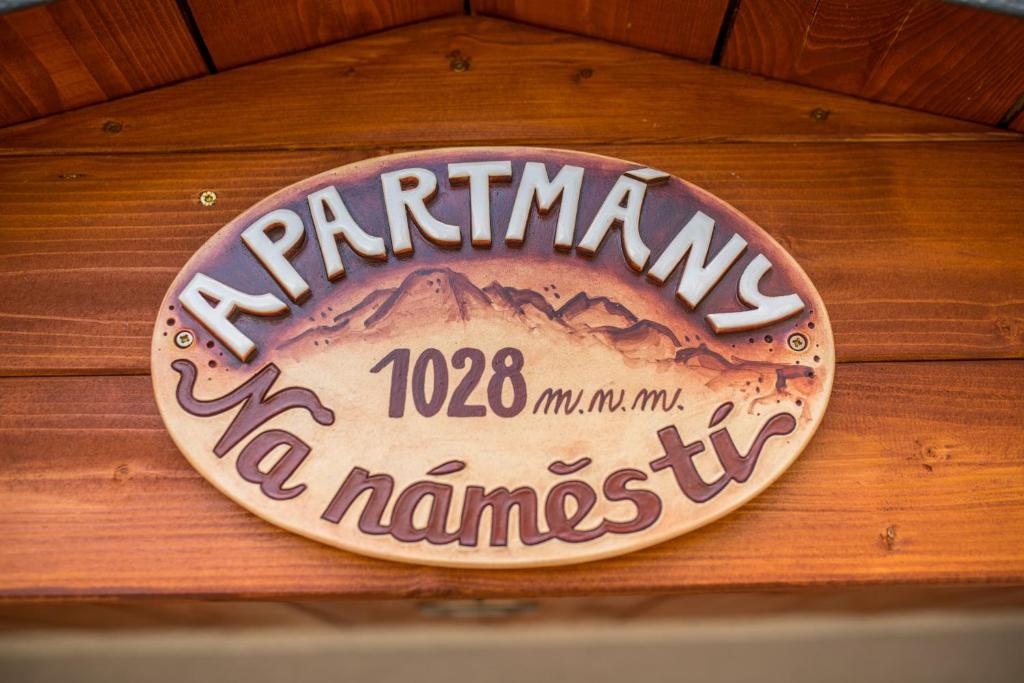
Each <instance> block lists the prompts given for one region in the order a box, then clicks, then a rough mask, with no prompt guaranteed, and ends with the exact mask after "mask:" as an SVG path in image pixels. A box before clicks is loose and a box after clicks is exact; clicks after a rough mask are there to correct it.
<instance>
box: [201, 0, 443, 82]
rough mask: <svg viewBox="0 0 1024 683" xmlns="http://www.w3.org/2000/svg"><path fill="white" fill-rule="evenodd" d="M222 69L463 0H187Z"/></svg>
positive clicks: (415, 17)
mask: <svg viewBox="0 0 1024 683" xmlns="http://www.w3.org/2000/svg"><path fill="white" fill-rule="evenodd" d="M188 5H189V7H190V8H191V9H192V14H193V16H195V19H196V23H197V24H198V26H199V30H200V32H201V33H202V39H203V42H204V43H205V44H206V47H207V49H209V51H210V57H212V58H213V63H214V64H215V65H216V66H217V68H218V69H229V68H231V67H235V66H238V65H239V64H248V63H250V62H258V61H260V60H262V59H267V58H269V57H275V56H277V55H283V54H288V53H291V52H298V51H299V50H305V49H307V48H311V47H316V46H317V45H324V44H326V43H334V42H337V41H340V40H345V39H346V38H352V37H353V36H358V35H363V34H365V33H372V32H374V31H380V30H382V29H386V28H391V27H394V26H399V25H401V24H408V23H412V22H416V21H422V20H423V19H429V18H432V17H437V16H441V15H444V14H462V12H463V3H462V0H344V2H337V0H312V1H309V0H235V1H233V2H221V1H219V0H188Z"/></svg>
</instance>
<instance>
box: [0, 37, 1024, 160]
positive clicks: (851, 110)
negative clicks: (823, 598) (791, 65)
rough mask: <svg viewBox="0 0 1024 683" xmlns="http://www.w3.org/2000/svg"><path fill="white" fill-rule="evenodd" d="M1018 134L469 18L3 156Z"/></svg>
mask: <svg viewBox="0 0 1024 683" xmlns="http://www.w3.org/2000/svg"><path fill="white" fill-rule="evenodd" d="M455 51H458V53H459V56H457V57H456V56H454V53H455ZM467 65H468V68H467ZM459 69H462V70H459ZM184 103H188V104H187V106H186V105H185V104H184ZM816 110H820V111H817V112H816ZM825 111H828V112H829V114H828V115H827V116H822V114H821V112H825ZM812 113H815V116H812ZM108 122H113V123H114V124H116V125H108ZM1019 137H1020V136H1019V135H1016V134H1014V133H1009V132H1007V131H1001V130H997V129H992V128H987V127H983V126H978V125H976V124H970V123H966V122H962V121H955V120H951V119H946V118H942V117H937V116H932V115H928V114H921V113H919V112H912V111H907V110H902V109H896V108H892V107H887V106H884V105H878V104H874V103H871V102H864V101H862V100H857V99H853V98H849V97H846V96H841V95H832V94H828V93H823V92H821V91H818V90H811V89H807V88H803V87H800V86H794V85H791V84H785V83H778V82H772V81H767V80H764V79H762V78H759V77H754V76H750V75H747V74H740V73H735V72H731V71H727V70H723V69H718V68H715V67H710V66H706V65H700V64H695V63H692V62H688V61H686V60H680V59H674V58H671V57H667V56H665V55H659V54H655V53H652V52H649V51H646V50H637V49H634V48H629V47H622V46H618V45H613V44H610V43H605V42H602V41H596V40H593V39H588V38H580V37H577V36H572V35H568V34H564V33H557V32H553V31H548V30H543V29H538V28H532V27H529V26H525V25H522V24H516V23H509V22H505V21H500V20H496V19H488V18H481V17H475V18H474V17H457V18H449V19H438V20H434V21H430V22H424V23H420V24H416V25H413V26H408V27H403V28H400V29H395V30H392V31H388V32H385V33H381V34H378V35H374V36H368V37H365V38H359V39H356V40H352V41H348V42H345V43H340V44H337V45H332V46H328V47H324V48H319V49H317V50H312V51H308V52H303V53H300V54H296V55H292V56H290V57H285V58H281V59H276V60H271V61H268V62H263V63H260V64H254V65H251V66H247V67H243V68H240V69H234V70H232V71H228V72H225V73H220V74H216V75H214V76H210V77H207V78H202V79H198V80H195V81H190V82H188V83H183V84H181V85H177V86H175V87H173V88H164V89H160V90H157V91H154V92H150V93H145V94H142V95H137V96H135V97H132V98H127V99H124V100H120V101H118V102H111V103H107V104H103V105H98V106H96V107H92V108H89V109H86V110H82V111H76V112H69V113H66V114H62V115H59V116H54V117H51V118H48V119H45V120H40V121H33V122H30V123H27V124H22V125H19V126H13V127H10V128H7V129H4V130H0V153H7V154H38V153H69V152H74V151H87V152H134V153H138V152H143V151H164V152H166V151H188V152H196V151H203V150H237V149H262V150H269V149H324V148H347V149H353V148H366V147H374V146H389V145H394V146H431V147H437V146H443V145H446V144H447V145H469V144H491V143H494V142H498V141H500V142H503V143H505V144H530V145H549V146H558V145H566V144H575V145H578V144H583V143H587V142H590V143H602V142H620V143H624V142H652V143H678V142H685V141H700V142H722V141H774V142H792V141H822V140H829V141H842V140H865V139H870V140H883V141H891V140H906V139H943V140H947V139H1000V138H1003V139H1006V138H1013V139H1018V138H1019Z"/></svg>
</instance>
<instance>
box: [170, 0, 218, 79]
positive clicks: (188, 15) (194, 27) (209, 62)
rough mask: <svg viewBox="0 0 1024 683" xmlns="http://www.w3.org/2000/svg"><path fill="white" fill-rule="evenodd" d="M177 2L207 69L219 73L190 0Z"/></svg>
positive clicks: (178, 0)
mask: <svg viewBox="0 0 1024 683" xmlns="http://www.w3.org/2000/svg"><path fill="white" fill-rule="evenodd" d="M176 2H177V4H178V11H180V12H181V18H182V19H183V20H184V21H185V26H186V27H188V32H189V34H190V35H191V36H192V42H193V43H195V44H196V49H197V50H199V56H200V57H202V58H203V62H204V63H205V64H206V68H207V70H208V71H209V72H210V73H211V74H215V73H217V65H216V64H214V63H213V55H211V54H210V48H208V47H206V41H205V40H203V34H202V31H200V30H199V24H198V23H196V18H195V15H193V14H192V8H191V7H189V4H188V0H176Z"/></svg>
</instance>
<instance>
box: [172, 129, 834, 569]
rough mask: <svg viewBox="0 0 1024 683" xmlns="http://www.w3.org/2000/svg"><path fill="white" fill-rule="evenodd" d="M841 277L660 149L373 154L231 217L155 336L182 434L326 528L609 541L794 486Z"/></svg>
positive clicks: (212, 470)
mask: <svg viewBox="0 0 1024 683" xmlns="http://www.w3.org/2000/svg"><path fill="white" fill-rule="evenodd" d="M833 374H834V351H833V340H832V331H831V327H830V325H829V320H828V316H827V314H826V312H825V307H824V305H823V304H822V301H821V298H820V297H819V295H818V292H817V291H816V290H815V288H814V286H813V285H812V284H811V282H810V280H809V279H808V278H807V276H806V275H805V274H804V272H803V271H802V270H801V269H800V266H799V265H797V263H796V261H794V259H793V258H792V257H791V256H790V255H789V254H788V253H786V251H785V250H784V249H783V248H782V247H780V246H779V244H778V243H776V242H775V241H774V240H773V239H772V238H771V237H769V235H768V234H767V233H765V232H764V231H763V230H762V229H760V228H759V227H758V226H756V225H755V224H754V223H752V222H751V221H750V220H749V219H748V218H746V217H745V216H743V215H742V214H740V213H739V212H738V211H737V210H736V209H734V208H732V207H731V206H729V205H727V204H725V203H724V202H722V201H721V200H719V199H717V198H715V197H714V196H712V195H710V194H709V193H707V192H705V191H703V190H701V189H700V188H698V187H695V186H693V185H691V184H689V183H687V182H685V181H683V180H680V179H678V178H675V177H671V176H670V175H668V174H667V173H664V172H662V171H660V170H658V169H655V168H649V167H647V166H645V165H644V164H642V163H631V162H627V161H620V160H617V159H611V158H607V157H602V156H596V155H592V154H583V153H579V152H569V151H560V150H549V149H534V148H520V147H510V148H461V149H441V150H430V151H422V152H413V153H409V154H401V155H395V156H387V157H381V158H376V159H370V160H366V161H362V162H359V163H355V164H351V165H349V166H344V167H341V168H337V169H334V170H331V171H327V172H325V173H322V174H320V175H317V176H314V177H312V178H308V179H306V180H303V181H302V182H299V183H297V184H295V185H292V186H291V187H288V188H285V189H283V190H281V191H279V192H277V193H275V194H274V195H272V196H270V197H268V198H267V199H264V200H263V201H261V202H259V203H258V204H256V205H255V206H253V207H252V208H251V209H249V210H247V211H246V212H244V213H243V214H242V215H240V216H238V217H237V218H236V219H234V220H233V221H231V222H230V223H228V224H227V225H226V226H224V228H222V229H221V230H220V231H219V232H218V233H217V234H216V235H214V236H213V237H212V238H211V239H210V240H209V241H208V242H207V243H206V244H205V245H204V246H203V247H202V248H201V249H200V250H199V251H198V252H197V253H196V254H195V255H194V256H193V257H192V259H191V260H190V261H189V262H188V263H187V264H186V265H185V267H184V268H183V269H182V270H181V272H180V273H179V274H178V276H177V277H176V278H175V280H174V282H173V284H172V285H171V287H170V289H169V290H168V292H167V295H166V297H165V298H164V301H163V303H162V304H161V307H160V311H159V315H158V319H157V322H156V327H155V332H154V335H153V345H152V376H153V386H154V391H155V392H156V399H157V403H158V405H159V408H160V413H161V415H162V416H163V419H164V422H165V423H166V425H167V429H168V430H169V432H170V434H171V436H172V437H173V438H174V441H175V442H176V443H177V445H178V447H179V448H180V449H181V451H182V452H183V453H184V454H185V456H186V457H187V458H188V459H189V460H190V461H191V463H192V465H194V466H195V468H196V469H197V470H199V472H201V473H202V474H203V476H204V477H206V478H207V479H208V480H209V481H210V482H211V483H212V484H213V485H214V486H216V487H217V488H218V489H220V490H221V491H222V492H223V493H224V494H225V495H227V496H229V497H230V498H232V499H233V500H234V501H236V502H237V503H238V504H239V505H242V506H244V507H245V508H247V509H248V510H250V511H252V512H253V513H254V514H256V515H259V516H260V517H262V518H264V519H266V520H268V521H269V522H272V523H274V524H277V525H279V526H281V527H284V528H286V529H289V530H291V531H293V532H295V533H299V534H302V535H304V536H308V537H309V538H312V539H315V540H317V541H320V542H322V543H327V544H330V545H333V546H337V547H339V548H343V549H346V550H350V551H354V552H359V553H363V554H366V555H371V556H374V557H381V558H388V559H393V560H401V561H407V562H414V563H422V564H434V565H448V566H467V567H496V568H498V567H513V566H541V565H555V564H569V563H574V562H583V561H587V560H594V559H597V558H603V557H608V556H612V555H617V554H621V553H625V552H629V551H632V550H635V549H638V548H643V547H646V546H650V545H652V544H655V543H659V542H662V541H665V540H667V539H670V538H673V537H675V536H679V535H680V534H684V533H686V532H688V531H691V530H693V529H696V528H697V527H700V526H702V525H705V524H707V523H709V522H712V521H714V520H716V519H718V518H719V517H721V516H723V515H725V514H726V513H728V512H730V511H731V510H734V509H735V508H737V507H738V506H740V505H742V504H744V503H745V502H747V501H749V500H750V499H751V498H753V497H754V496H756V495H757V494H758V493H760V492H761V491H763V490H764V489H765V488H766V487H768V486H769V485H770V484H771V483H772V482H773V481H774V480H775V479H776V478H777V477H779V476H780V475H781V474H782V473H783V472H784V471H785V470H786V468H787V467H789V465H791V464H792V463H793V461H794V460H795V459H796V458H797V456H798V455H799V454H800V452H801V451H802V450H803V448H804V447H805V446H806V445H807V443H808V441H809V440H810V439H811V437H812V436H813V434H814V432H815V429H816V428H817V427H818V425H819V423H820V422H821V419H822V416H823V414H824V412H825V408H826V405H827V403H828V398H829V392H830V389H831V386H832V379H833Z"/></svg>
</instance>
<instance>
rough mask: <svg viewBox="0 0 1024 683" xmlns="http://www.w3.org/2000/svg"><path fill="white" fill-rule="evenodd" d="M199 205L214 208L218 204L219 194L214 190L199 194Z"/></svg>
mask: <svg viewBox="0 0 1024 683" xmlns="http://www.w3.org/2000/svg"><path fill="white" fill-rule="evenodd" d="M199 203H200V204H202V205H203V206H213V205H214V204H216V203H217V193H216V192H214V191H213V190H206V191H204V192H200V193H199Z"/></svg>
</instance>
